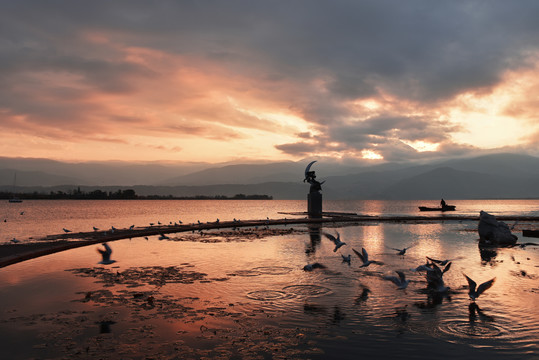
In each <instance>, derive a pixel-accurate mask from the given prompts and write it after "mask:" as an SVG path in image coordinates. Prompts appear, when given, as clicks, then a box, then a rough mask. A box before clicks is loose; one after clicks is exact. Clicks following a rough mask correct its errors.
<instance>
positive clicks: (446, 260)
mask: <svg viewBox="0 0 539 360" xmlns="http://www.w3.org/2000/svg"><path fill="white" fill-rule="evenodd" d="M426 258H427V259H428V260H430V261H432V262H433V263H436V264H438V265H442V266H444V265H445V264H447V263H449V262H451V261H453V260H457V259H452V260H450V259H445V260H436V259H433V258H430V257H428V256H427V257H426Z"/></svg>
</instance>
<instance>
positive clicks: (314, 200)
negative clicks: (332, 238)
mask: <svg viewBox="0 0 539 360" xmlns="http://www.w3.org/2000/svg"><path fill="white" fill-rule="evenodd" d="M307 212H308V214H309V217H310V218H321V217H322V194H321V193H320V192H318V191H316V192H311V193H309V194H308V195H307Z"/></svg>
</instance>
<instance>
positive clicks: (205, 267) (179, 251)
mask: <svg viewBox="0 0 539 360" xmlns="http://www.w3.org/2000/svg"><path fill="white" fill-rule="evenodd" d="M417 226H418V228H416V230H417V231H419V226H421V225H417ZM427 226H428V225H427ZM460 226H461V225H458V224H453V225H452V224H445V225H443V231H440V232H438V233H437V235H436V236H437V237H436V238H435V239H434V240H433V242H434V243H435V246H434V247H432V248H429V246H428V240H427V239H423V240H421V241H420V243H424V247H423V248H425V249H430V250H429V251H428V252H423V251H418V250H419V249H420V247H419V245H418V246H417V247H413V248H411V249H410V250H409V251H407V252H406V256H404V257H402V256H396V255H395V254H394V253H391V254H388V253H387V251H386V253H383V252H382V253H380V252H376V251H375V253H374V255H375V257H373V258H374V259H381V260H383V262H384V265H380V266H376V267H372V266H371V267H369V269H371V268H372V269H371V271H366V270H365V269H360V265H361V263H360V262H359V260H358V258H357V257H355V255H354V257H353V258H352V261H351V264H350V265H349V264H348V263H346V262H343V261H342V256H341V252H342V254H346V253H347V252H351V249H352V248H353V247H354V248H356V249H361V247H363V246H365V247H366V248H367V249H369V250H370V249H371V247H370V246H371V245H372V246H374V248H376V242H373V241H372V239H373V238H377V239H378V241H380V243H381V244H382V245H383V246H384V248H385V247H386V245H385V244H386V243H387V244H391V246H395V247H396V248H402V247H404V246H407V245H409V244H411V243H413V242H414V241H416V240H417V231H415V230H414V232H410V231H409V229H408V227H407V225H406V224H380V225H378V226H355V227H351V226H347V227H337V228H332V229H331V230H330V232H334V231H339V232H340V233H341V234H343V240H344V241H346V242H347V245H346V246H343V247H342V248H340V250H339V251H338V252H333V249H334V246H333V244H332V243H331V242H330V241H329V240H327V239H326V240H324V242H322V236H323V234H322V232H323V229H322V228H321V227H320V226H310V227H308V228H307V226H305V227H304V228H302V230H303V229H305V230H308V233H307V232H306V231H301V232H299V231H298V232H297V233H286V234H283V235H278V236H277V235H275V233H273V235H271V236H267V237H264V236H261V237H255V236H252V237H247V236H244V237H242V236H239V235H237V234H236V235H235V237H234V238H233V237H232V236H231V237H229V238H224V239H221V241H211V242H204V241H206V240H207V239H208V237H204V238H202V237H200V238H197V239H199V240H197V239H195V238H192V239H191V238H189V239H190V240H189V241H179V239H171V240H166V241H159V240H157V239H156V238H151V239H149V240H144V239H138V240H137V239H134V240H133V241H132V242H129V241H127V240H125V241H118V242H115V243H114V255H115V259H116V260H117V262H116V263H115V264H114V265H115V266H116V265H117V267H115V268H111V267H103V266H96V265H95V262H96V251H95V247H88V248H81V249H74V250H72V251H71V250H70V251H67V252H65V253H58V254H55V255H51V256H47V257H43V258H40V259H35V260H32V261H28V262H25V263H21V264H18V265H15V266H13V267H8V268H5V269H3V271H2V272H1V273H0V283H1V285H2V286H0V308H3V309H9V310H12V312H10V313H8V312H7V311H5V312H2V313H0V336H2V337H4V338H5V336H7V334H13V335H11V336H13V337H17V338H20V339H24V340H21V341H22V342H25V343H26V344H27V345H29V346H28V347H27V348H30V349H31V350H29V351H30V352H32V353H29V354H26V355H20V356H15V357H14V359H17V358H32V357H33V358H42V357H44V355H45V353H44V352H42V351H41V350H40V349H39V347H38V345H40V344H36V343H35V341H34V339H36V338H43V336H44V335H43V334H44V333H47V332H50V331H51V330H53V331H54V332H55V333H62V334H64V336H65V337H66V338H71V339H73V340H70V341H71V342H70V343H69V346H71V348H70V350H69V351H72V352H65V353H64V352H63V351H64V350H63V348H62V349H59V348H58V347H57V345H55V344H59V343H61V341H60V340H59V339H57V338H55V339H54V341H52V340H51V341H49V340H46V341H45V340H43V341H42V342H43V343H46V344H47V345H46V346H48V347H49V350H48V351H50V352H51V354H52V355H51V356H49V357H57V358H61V357H64V358H68V357H70V355H73V353H75V352H76V351H81V352H82V353H85V350H84V349H85V347H89V353H90V354H97V355H96V357H99V355H102V354H103V353H102V352H100V351H99V350H100V349H99V347H97V345H96V344H97V343H98V342H97V341H96V340H95V339H92V338H91V337H88V336H86V335H85V334H95V333H96V325H97V326H98V327H99V331H100V333H102V334H107V333H111V332H113V333H114V336H110V337H107V341H109V338H110V342H111V343H110V344H109V345H110V347H111V348H116V349H121V350H122V351H126V354H131V353H130V352H129V351H128V350H129V347H131V350H132V348H135V349H136V348H137V347H139V348H145V347H146V346H149V348H152V347H153V348H152V349H153V350H151V353H149V356H153V357H156V358H159V357H160V356H162V357H164V355H163V354H167V355H170V356H168V357H170V358H174V356H177V357H182V358H187V359H195V358H204V357H206V358H208V357H216V358H218V357H220V358H241V357H245V358H247V357H250V358H269V357H270V355H269V354H277V352H276V351H277V350H275V349H278V351H279V352H278V354H282V355H283V357H284V356H285V355H284V354H286V355H287V356H288V357H291V358H294V357H295V358H327V357H328V356H329V355H328V354H335V353H334V351H335V350H334V349H335V348H338V349H342V354H341V351H339V356H340V358H342V359H354V358H357V353H358V352H360V351H362V354H365V356H366V357H368V356H370V357H375V356H374V355H376V354H377V355H378V357H380V358H384V357H386V358H389V357H391V355H393V354H394V352H395V351H401V350H402V349H403V348H405V349H408V350H411V352H410V354H412V357H415V358H429V357H432V356H431V355H432V353H431V352H429V351H424V349H425V347H429V346H430V349H432V348H436V349H435V350H436V351H435V354H437V355H440V354H444V353H446V352H450V351H455V353H453V355H455V356H456V355H458V354H462V353H463V352H465V353H466V354H467V356H468V355H469V358H473V357H479V358H482V357H484V358H486V357H488V358H497V359H500V358H502V357H501V355H500V353H499V352H498V351H499V349H500V348H501V347H503V348H506V349H510V351H511V353H510V356H509V357H508V358H515V359H516V358H519V357H520V358H522V357H523V356H524V357H525V355H526V354H529V353H530V352H532V353H533V352H535V353H536V352H537V351H538V350H539V348H538V347H537V344H536V342H535V341H536V338H537V335H538V334H539V325H538V323H539V317H538V316H539V315H538V314H537V312H536V309H535V308H536V305H535V304H536V300H537V299H536V297H537V293H538V292H539V289H538V288H537V284H535V282H536V280H537V275H536V273H537V271H536V267H535V264H536V263H537V262H538V261H539V254H538V252H537V251H535V249H533V248H531V247H530V248H528V249H520V248H518V249H517V248H515V249H498V255H497V256H498V260H507V261H504V262H498V263H497V264H498V266H497V267H495V268H494V267H489V266H481V263H480V261H479V260H478V258H477V250H476V249H477V248H476V246H477V243H476V239H475V234H474V236H470V235H469V234H468V233H463V232H459V231H456V229H459V228H460ZM373 228H378V229H376V230H375V231H373V230H372V229H373ZM425 231H426V232H427V233H428V232H430V231H431V230H425ZM365 235H372V236H373V237H371V238H367V237H365ZM213 236H214V237H215V238H217V237H218V235H213ZM219 236H221V237H222V236H223V234H222V233H220V235H219ZM326 244H327V246H326ZM307 249H309V250H310V251H306V250H307ZM433 249H435V250H433ZM152 252H154V254H152V256H147V254H150V253H152ZM427 255H431V256H432V258H431V259H433V260H432V261H434V260H436V259H441V260H439V261H443V260H444V259H452V260H455V259H459V260H458V261H455V262H454V263H453V264H452V265H451V270H450V271H449V267H448V264H449V261H448V262H446V263H445V264H444V265H442V264H439V265H436V266H438V267H439V268H441V270H440V272H441V273H442V275H443V280H444V283H445V285H447V286H451V288H452V289H454V290H451V289H450V290H449V291H447V292H436V291H433V290H432V289H431V287H429V281H428V279H427V278H425V277H424V276H423V274H421V275H419V274H418V273H416V272H413V271H410V270H409V269H411V268H412V267H413V266H414V265H416V264H425V261H426V259H425V256H427ZM306 257H307V258H308V259H309V258H310V259H311V260H312V261H311V262H314V261H320V262H322V263H323V264H324V265H326V266H327V268H326V269H317V270H316V271H311V272H305V271H303V270H302V267H303V265H304V264H305V258H306ZM313 257H316V260H314V259H312V258H313ZM509 259H514V261H511V260H509ZM432 268H434V266H432ZM446 268H447V270H446V271H444V270H445V269H446ZM66 270H69V271H66ZM396 270H398V271H402V272H403V273H405V274H406V277H407V279H410V280H411V281H410V283H409V285H408V287H407V289H406V290H405V291H403V290H397V289H395V286H393V285H392V284H391V283H388V282H387V281H385V280H384V279H383V276H384V275H387V274H395V271H396ZM462 271H466V272H467V273H468V272H469V275H470V276H471V277H472V278H476V279H489V278H491V277H494V276H497V278H498V280H497V283H496V284H495V286H493V287H492V288H491V289H489V291H488V292H487V293H486V295H484V296H483V295H482V296H481V298H480V301H479V302H478V303H477V304H473V303H472V304H469V300H468V296H467V294H466V280H465V279H464V278H463V276H462ZM42 272H44V274H43V275H40V274H41V273H42ZM21 273H23V274H26V276H25V277H24V278H21V280H20V281H18V282H17V283H10V282H8V281H9V279H12V278H13V276H14V274H21ZM53 281H56V282H53ZM58 283H60V285H62V286H59V285H58ZM51 288H53V289H55V291H54V293H52V292H51V291H50V289H51ZM36 294H39V295H40V299H39V304H38V305H36V306H34V307H33V308H29V305H28V302H27V299H30V300H31V299H32V298H35V297H36ZM36 301H37V300H36ZM66 308H67V309H68V311H69V312H67V313H66V312H65V309H66ZM111 314H112V315H111ZM81 315H83V316H81ZM83 318H86V320H84V321H83ZM59 319H62V321H59ZM28 324H32V325H28ZM28 331H34V332H35V335H36V336H34V337H29V336H27V332H28ZM396 333H397V334H399V335H398V336H395V335H396ZM500 334H501V335H500ZM506 334H510V335H506ZM89 336H91V335H89ZM239 339H241V340H242V342H241V343H240V341H239ZM477 339H480V340H481V342H480V343H479V342H477ZM243 340H245V343H243ZM389 343H391V344H392V348H391V349H390V347H388V346H386V345H387V344H389ZM133 344H137V345H133ZM167 344H168V345H167ZM170 344H174V346H171V345H170ZM242 344H243V345H242ZM429 344H430V345H429ZM393 345H394V346H393ZM34 346H36V347H34ZM166 346H170V347H171V348H172V349H171V348H165V347H166ZM174 347H177V348H178V349H181V353H180V352H179V351H180V350H178V351H176V350H174ZM401 347H402V348H401ZM209 349H214V350H209ZM395 349H398V350H395ZM455 349H457V350H455ZM66 351H67V350H66ZM114 351H115V350H114ZM114 351H112V352H111V354H116V355H117V358H121V357H122V356H121V355H119V354H121V353H120V352H117V351H116V352H114ZM118 351H120V350H118ZM149 351H150V350H149ZM305 351H307V352H305ZM392 351H393V352H392ZM179 354H182V356H180V355H179ZM234 354H235V355H234ZM367 354H368V356H367ZM401 355H402V354H401ZM492 355H494V357H492ZM125 356H127V355H125ZM112 357H113V356H111V357H108V358H112ZM132 357H133V358H137V357H136V356H132ZM75 358H76V357H75ZM89 358H91V357H90V356H89ZM103 358H107V357H106V356H103Z"/></svg>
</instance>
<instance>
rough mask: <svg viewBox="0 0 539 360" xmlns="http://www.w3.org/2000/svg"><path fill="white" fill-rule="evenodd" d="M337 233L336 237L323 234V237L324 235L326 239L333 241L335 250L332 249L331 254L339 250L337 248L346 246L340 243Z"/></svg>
mask: <svg viewBox="0 0 539 360" xmlns="http://www.w3.org/2000/svg"><path fill="white" fill-rule="evenodd" d="M336 233H337V237H335V236H333V235H331V234H328V233H324V235H326V237H327V238H328V239H329V240H331V241H333V243H334V244H335V249H333V252H336V251H337V250H339V248H340V247H341V246H343V245H346V243H345V242H342V241H341V234H339V233H338V232H336Z"/></svg>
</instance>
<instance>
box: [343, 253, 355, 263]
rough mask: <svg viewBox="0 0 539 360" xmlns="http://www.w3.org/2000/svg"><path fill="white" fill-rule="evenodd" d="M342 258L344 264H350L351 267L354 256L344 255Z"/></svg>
mask: <svg viewBox="0 0 539 360" xmlns="http://www.w3.org/2000/svg"><path fill="white" fill-rule="evenodd" d="M341 256H342V262H345V263H348V265H350V261H351V260H352V259H351V257H352V256H351V255H350V254H348V255H346V256H344V255H343V254H341Z"/></svg>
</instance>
